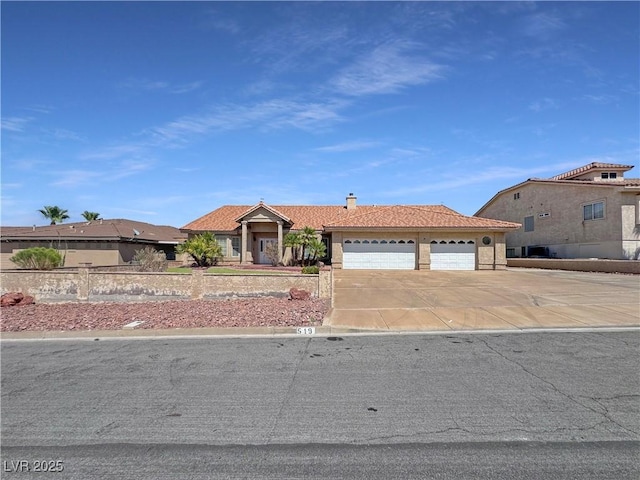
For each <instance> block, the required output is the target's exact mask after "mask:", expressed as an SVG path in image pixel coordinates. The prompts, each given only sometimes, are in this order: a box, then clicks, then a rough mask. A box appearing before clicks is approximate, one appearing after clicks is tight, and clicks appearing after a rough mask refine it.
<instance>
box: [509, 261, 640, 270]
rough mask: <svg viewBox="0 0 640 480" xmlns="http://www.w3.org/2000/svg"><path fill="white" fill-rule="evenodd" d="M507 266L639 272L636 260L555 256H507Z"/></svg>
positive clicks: (638, 262)
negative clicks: (561, 257) (559, 257)
mask: <svg viewBox="0 0 640 480" xmlns="http://www.w3.org/2000/svg"><path fill="white" fill-rule="evenodd" d="M507 266H508V267H523V268H544V269H552V270H573V271H576V272H603V273H636V274H640V261H638V260H589V259H562V260H560V259H555V258H509V259H507Z"/></svg>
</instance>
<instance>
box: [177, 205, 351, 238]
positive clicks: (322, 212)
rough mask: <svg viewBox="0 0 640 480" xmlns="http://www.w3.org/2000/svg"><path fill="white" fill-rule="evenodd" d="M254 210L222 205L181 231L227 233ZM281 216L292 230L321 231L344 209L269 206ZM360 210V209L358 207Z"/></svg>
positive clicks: (248, 206) (314, 206)
mask: <svg viewBox="0 0 640 480" xmlns="http://www.w3.org/2000/svg"><path fill="white" fill-rule="evenodd" d="M254 208H255V205H254V206H251V205H223V206H222V207H220V208H218V209H216V210H214V211H213V212H210V213H207V214H206V215H203V216H202V217H200V218H198V219H196V220H194V221H192V222H189V223H188V224H186V225H185V226H184V227H182V229H181V230H190V231H196V232H197V231H207V230H211V231H220V232H228V231H232V230H235V229H238V228H240V224H239V223H238V221H237V219H238V218H240V217H242V216H244V214H245V213H248V212H249V211H250V210H253V209H254ZM269 208H270V209H271V210H275V211H276V212H278V213H280V214H281V215H283V216H285V217H287V218H289V219H291V221H292V222H293V227H292V229H293V230H296V229H302V228H303V227H306V226H309V227H313V228H315V229H316V230H322V226H323V224H324V223H325V222H327V220H328V219H332V218H335V217H336V216H337V215H338V214H339V212H340V211H341V210H345V207H343V206H340V205H330V206H327V205H325V206H319V205H269ZM358 208H360V207H358Z"/></svg>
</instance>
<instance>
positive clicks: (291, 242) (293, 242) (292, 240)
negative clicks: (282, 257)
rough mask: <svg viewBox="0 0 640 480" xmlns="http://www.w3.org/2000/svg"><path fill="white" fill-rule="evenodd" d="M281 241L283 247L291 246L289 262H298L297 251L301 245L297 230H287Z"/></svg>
mask: <svg viewBox="0 0 640 480" xmlns="http://www.w3.org/2000/svg"><path fill="white" fill-rule="evenodd" d="M282 243H283V244H284V246H285V247H290V248H291V262H292V263H293V265H295V264H296V263H298V251H299V249H300V246H301V245H302V240H301V238H300V234H299V233H297V232H289V233H287V234H286V235H285V236H284V238H283V239H282Z"/></svg>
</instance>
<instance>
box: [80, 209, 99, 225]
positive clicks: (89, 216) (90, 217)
mask: <svg viewBox="0 0 640 480" xmlns="http://www.w3.org/2000/svg"><path fill="white" fill-rule="evenodd" d="M82 216H83V217H84V219H85V220H86V221H87V222H93V221H94V220H99V219H100V214H99V213H98V212H90V211H88V210H85V211H84V212H82Z"/></svg>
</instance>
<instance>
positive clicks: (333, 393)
mask: <svg viewBox="0 0 640 480" xmlns="http://www.w3.org/2000/svg"><path fill="white" fill-rule="evenodd" d="M639 346H640V335H639V333H638V331H637V330H636V331H627V332H604V331H584V332H573V333H570V332H564V333H561V332H553V333H552V332H546V333H522V332H521V333H491V334H480V333H478V334H464V335H461V334H442V335H389V336H345V337H329V338H327V337H300V338H245V339H237V338H236V339H231V338H229V339H206V338H202V339H171V340H170V339H163V338H156V339H153V340H132V339H126V340H125V339H102V340H64V341H53V340H49V341H3V342H2V344H1V360H2V404H1V414H2V417H1V427H2V455H1V456H2V476H3V478H21V479H22V478H24V479H27V478H49V477H51V478H70V479H81V478H82V479H94V478H95V479H97V478H149V479H151V478H158V479H159V478H185V479H187V478H194V479H195V478H198V479H200V478H203V479H204V478H234V479H235V478H273V479H275V478H370V479H383V478H385V479H392V478H434V479H454V478H456V479H459V478H470V479H484V478H486V479H489V478H491V479H501V478H504V479H506V478H523V479H526V478H532V479H533V478H536V479H547V478H548V479H562V478H567V479H569V478H580V479H609V478H610V479H625V478H630V479H631V478H633V479H637V478H638V476H639V475H640V433H639V432H640V376H639V375H638V366H639V364H640V362H639V360H640V358H639V357H640V349H639V348H638V347H639ZM43 465H44V467H43ZM36 467H37V468H38V469H40V470H42V469H43V468H44V469H47V470H49V472H48V473H41V472H35V471H34V470H35V469H36ZM60 469H62V472H60V471H57V472H55V471H54V470H60ZM21 470H22V471H21ZM26 470H29V471H26Z"/></svg>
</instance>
